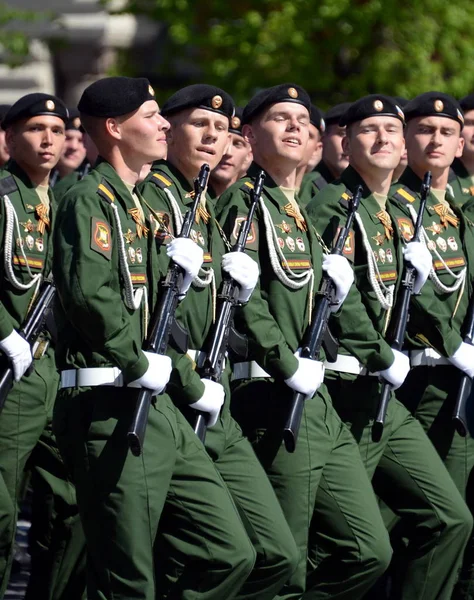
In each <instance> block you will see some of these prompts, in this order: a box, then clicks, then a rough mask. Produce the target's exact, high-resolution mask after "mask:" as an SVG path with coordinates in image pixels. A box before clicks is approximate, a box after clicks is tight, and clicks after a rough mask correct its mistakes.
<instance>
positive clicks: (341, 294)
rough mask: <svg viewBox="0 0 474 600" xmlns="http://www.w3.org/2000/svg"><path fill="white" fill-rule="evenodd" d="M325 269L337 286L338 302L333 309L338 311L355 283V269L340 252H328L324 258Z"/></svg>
mask: <svg viewBox="0 0 474 600" xmlns="http://www.w3.org/2000/svg"><path fill="white" fill-rule="evenodd" d="M323 271H326V273H327V274H328V275H329V277H330V278H331V279H332V280H333V281H334V285H335V286H336V304H334V305H333V306H332V307H331V311H332V312H336V311H337V310H338V309H339V307H340V305H341V304H342V303H343V302H344V300H345V299H346V296H347V294H348V293H349V290H350V289H351V285H352V284H353V283H354V271H353V270H352V267H351V265H350V263H349V261H348V260H347V259H346V258H344V256H341V255H340V254H326V255H325V256H324V258H323Z"/></svg>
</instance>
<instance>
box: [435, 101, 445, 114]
mask: <svg viewBox="0 0 474 600" xmlns="http://www.w3.org/2000/svg"><path fill="white" fill-rule="evenodd" d="M433 106H434V109H435V111H436V112H441V111H442V110H443V108H444V104H443V102H442V100H435V101H434V104H433Z"/></svg>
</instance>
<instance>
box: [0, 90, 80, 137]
mask: <svg viewBox="0 0 474 600" xmlns="http://www.w3.org/2000/svg"><path fill="white" fill-rule="evenodd" d="M39 115H51V116H52V117H59V118H60V119H62V120H63V121H64V123H66V121H67V119H68V117H69V113H68V110H67V108H66V105H65V104H64V102H63V101H62V100H60V99H59V98H57V97H56V96H52V95H51V94H42V93H39V92H37V93H34V94H27V95H26V96H23V97H22V98H20V99H19V100H17V101H16V102H15V104H13V105H12V106H11V108H10V110H9V111H8V112H7V114H6V115H5V117H4V119H3V121H2V128H3V129H8V127H10V125H12V124H13V123H16V122H17V121H20V120H21V119H29V118H31V117H37V116H39Z"/></svg>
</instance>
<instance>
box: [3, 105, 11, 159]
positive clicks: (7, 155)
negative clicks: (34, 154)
mask: <svg viewBox="0 0 474 600" xmlns="http://www.w3.org/2000/svg"><path fill="white" fill-rule="evenodd" d="M10 107H11V106H10V104H0V167H3V165H4V164H5V163H6V162H7V160H8V159H9V158H10V153H9V152H8V147H7V143H6V140H5V130H4V129H2V127H1V125H2V121H3V119H4V118H5V115H6V114H7V112H8V111H9V110H10Z"/></svg>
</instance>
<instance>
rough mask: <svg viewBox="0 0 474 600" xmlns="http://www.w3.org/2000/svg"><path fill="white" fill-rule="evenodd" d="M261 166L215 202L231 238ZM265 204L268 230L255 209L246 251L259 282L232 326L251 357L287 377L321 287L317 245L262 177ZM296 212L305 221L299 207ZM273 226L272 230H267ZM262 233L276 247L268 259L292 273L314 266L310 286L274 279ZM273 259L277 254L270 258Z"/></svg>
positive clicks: (281, 196)
mask: <svg viewBox="0 0 474 600" xmlns="http://www.w3.org/2000/svg"><path fill="white" fill-rule="evenodd" d="M259 171H260V167H258V165H256V164H255V163H254V164H253V165H252V166H251V168H250V169H249V172H248V177H245V178H243V179H241V180H240V181H238V182H236V183H235V184H234V185H233V186H231V187H230V188H229V189H228V190H226V191H225V192H224V194H222V196H221V197H220V199H219V201H218V204H217V212H218V218H219V221H220V223H221V225H222V228H223V229H224V231H225V233H226V235H227V236H228V237H230V238H231V242H235V240H236V236H237V235H238V231H239V226H240V223H241V221H242V220H243V219H245V218H246V216H247V214H248V210H249V206H250V200H251V195H250V192H251V190H252V188H253V184H252V183H251V181H250V178H253V177H255V176H256V175H257V174H258V172H259ZM262 198H263V201H264V203H265V206H266V207H267V208H268V211H269V214H270V218H271V224H272V226H270V225H269V227H270V231H268V229H267V226H266V225H265V222H264V216H263V212H262V208H261V206H260V205H259V206H258V207H257V210H256V211H255V217H254V220H253V223H252V227H251V230H250V234H249V237H248V240H247V245H246V252H248V254H249V255H250V256H251V257H252V258H253V259H254V260H255V261H257V263H258V264H259V266H260V281H259V284H258V285H257V287H256V289H255V291H254V293H253V294H252V298H251V300H250V302H249V303H248V304H247V305H246V306H244V307H243V308H242V310H241V311H240V313H239V315H238V318H236V324H237V326H238V328H239V330H242V331H244V332H245V333H246V334H247V335H248V337H249V348H250V358H251V359H252V360H255V361H256V362H258V364H259V365H260V366H261V367H262V368H263V369H264V370H265V371H267V372H268V373H269V374H270V375H271V376H272V377H274V378H276V379H280V380H281V379H288V378H289V377H291V376H292V375H293V374H294V373H295V372H296V370H297V368H298V361H297V359H296V357H295V356H294V352H295V351H296V350H297V349H298V347H299V346H300V345H301V341H302V338H303V335H304V333H305V331H306V329H307V326H308V322H309V311H310V298H312V297H314V294H315V293H316V291H317V290H318V289H319V287H320V283H321V275H322V270H321V263H322V254H323V253H322V248H321V245H320V244H319V242H318V240H317V238H316V235H315V233H314V231H313V230H312V229H311V228H310V227H308V230H307V231H303V230H301V229H300V228H298V226H297V221H296V219H295V218H294V217H293V216H291V215H290V214H288V209H287V208H286V206H287V205H288V200H287V198H286V196H285V195H284V194H283V192H282V191H281V190H280V189H279V187H278V186H277V184H276V183H275V182H274V181H273V180H272V179H271V177H270V176H269V175H267V177H266V180H265V185H264V188H263V194H262ZM301 213H302V215H303V217H304V218H305V221H306V226H308V224H309V220H308V217H307V215H306V213H305V211H304V209H302V210H301ZM271 228H273V232H272V231H271ZM267 236H272V238H273V239H274V243H273V244H272V246H273V247H274V248H275V249H276V248H279V249H280V250H281V253H280V254H278V253H276V254H275V255H274V257H273V260H274V261H276V263H278V264H279V265H283V269H284V270H287V268H285V263H286V265H288V266H289V267H290V268H291V269H292V271H293V272H294V273H296V274H302V273H304V272H305V271H308V269H311V268H312V269H314V284H313V286H311V285H310V284H309V283H308V284H307V285H305V286H304V287H302V288H301V289H291V288H290V287H288V286H287V285H286V284H285V283H282V281H281V280H280V279H279V278H278V277H277V275H276V274H275V271H274V267H273V266H272V263H271V260H272V259H271V258H270V254H269V244H268V238H267ZM275 257H276V258H275Z"/></svg>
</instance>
